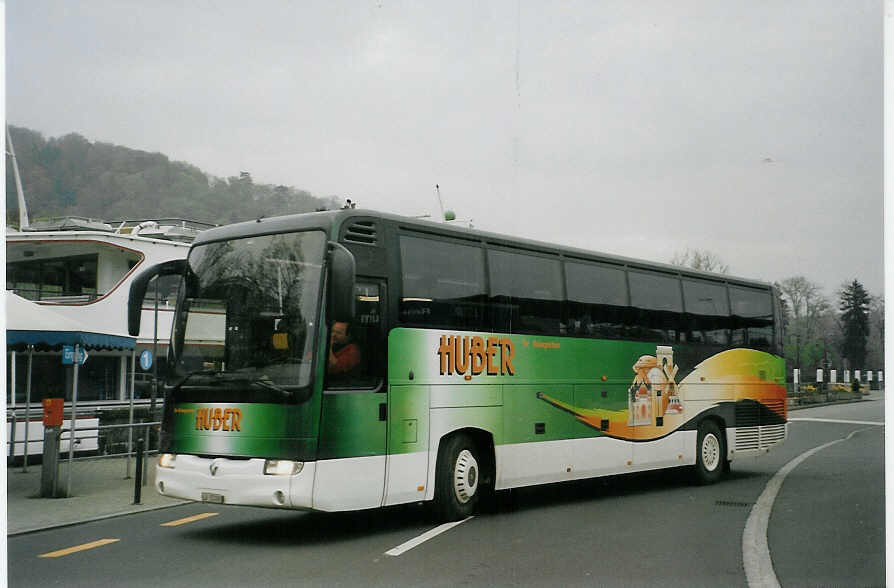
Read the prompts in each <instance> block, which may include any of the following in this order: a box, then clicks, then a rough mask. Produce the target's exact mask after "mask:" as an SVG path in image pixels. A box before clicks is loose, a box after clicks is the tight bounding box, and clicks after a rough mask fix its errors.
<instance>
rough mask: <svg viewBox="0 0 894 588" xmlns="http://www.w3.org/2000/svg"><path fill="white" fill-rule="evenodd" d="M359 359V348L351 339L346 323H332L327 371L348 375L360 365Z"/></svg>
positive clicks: (335, 374) (333, 373)
mask: <svg viewBox="0 0 894 588" xmlns="http://www.w3.org/2000/svg"><path fill="white" fill-rule="evenodd" d="M361 359H362V356H361V354H360V348H359V347H358V346H357V344H356V343H354V342H353V340H352V336H351V331H350V329H349V328H348V323H344V322H336V323H334V324H333V325H332V335H331V338H330V343H329V373H330V374H331V375H334V376H337V375H350V374H352V373H354V371H355V370H356V369H357V368H358V367H359V366H360V361H361Z"/></svg>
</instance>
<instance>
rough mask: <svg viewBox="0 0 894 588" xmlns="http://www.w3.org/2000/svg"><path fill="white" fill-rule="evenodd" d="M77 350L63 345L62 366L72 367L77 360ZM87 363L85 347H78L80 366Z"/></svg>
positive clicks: (72, 346)
mask: <svg viewBox="0 0 894 588" xmlns="http://www.w3.org/2000/svg"><path fill="white" fill-rule="evenodd" d="M74 351H75V348H74V345H63V346H62V364H63V365H72V364H73V363H74V360H75V352H74ZM86 361H87V350H86V349H84V348H83V347H78V365H84V362H86Z"/></svg>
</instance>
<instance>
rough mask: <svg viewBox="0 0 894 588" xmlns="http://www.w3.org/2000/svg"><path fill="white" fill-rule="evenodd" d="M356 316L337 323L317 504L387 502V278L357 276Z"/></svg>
mask: <svg viewBox="0 0 894 588" xmlns="http://www.w3.org/2000/svg"><path fill="white" fill-rule="evenodd" d="M355 292H356V296H357V316H356V319H355V320H354V322H353V323H351V324H346V323H334V324H333V325H332V327H331V329H330V330H331V332H330V346H329V359H328V361H327V374H326V382H325V387H324V390H323V408H322V415H321V422H320V442H319V447H318V450H317V466H316V467H317V473H316V478H315V481H314V498H313V507H314V508H316V509H319V510H348V509H362V508H373V507H378V506H381V505H382V498H383V494H384V491H385V453H386V435H387V432H388V427H387V425H388V423H387V394H386V387H385V325H384V318H383V317H384V315H385V313H384V310H385V308H386V306H385V302H386V301H385V292H386V291H385V282H384V281H380V280H372V279H369V278H366V279H364V278H362V277H360V276H358V278H357V284H356V289H355Z"/></svg>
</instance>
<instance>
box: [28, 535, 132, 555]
mask: <svg viewBox="0 0 894 588" xmlns="http://www.w3.org/2000/svg"><path fill="white" fill-rule="evenodd" d="M118 541H121V540H120V539H100V540H99V541H92V542H90V543H84V544H83V545H75V546H74V547H69V548H68V549H60V550H59V551H51V552H50V553H43V554H41V555H38V556H37V557H62V556H63V555H69V554H71V553H77V552H78V551H84V550H86V549H93V548H94V547H102V546H103V545H108V544H109V543H116V542H118Z"/></svg>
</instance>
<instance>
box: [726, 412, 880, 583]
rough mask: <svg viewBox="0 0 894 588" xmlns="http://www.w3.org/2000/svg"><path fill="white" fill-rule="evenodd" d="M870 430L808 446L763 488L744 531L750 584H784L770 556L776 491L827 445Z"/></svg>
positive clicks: (747, 575) (743, 558)
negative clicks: (800, 466)
mask: <svg viewBox="0 0 894 588" xmlns="http://www.w3.org/2000/svg"><path fill="white" fill-rule="evenodd" d="M869 430H871V427H870V428H866V429H858V430H856V431H852V432H851V433H850V434H849V435H848V436H847V437H843V438H841V439H836V440H834V441H829V442H828V443H824V444H823V445H820V446H818V447H814V448H813V449H808V450H807V451H805V452H804V453H802V454H801V455H799V456H798V457H796V458H794V459H792V460H791V461H789V462H788V463H787V464H785V465H784V466H782V467H781V468H779V470H778V471H777V472H776V474H774V475H773V477H772V478H770V481H769V482H767V485H766V487H765V488H764V491H763V492H761V495H760V496H759V497H758V499H757V502H755V503H754V506H753V507H752V508H751V512H750V513H749V515H748V521H747V522H746V523H745V530H744V531H743V532H742V564H743V565H744V567H745V579H746V581H747V583H748V586H750V587H752V588H755V587H757V586H761V587H764V586H766V587H773V588H776V587H779V586H780V584H779V579H778V578H777V577H776V572H775V571H774V570H773V560H772V559H771V558H770V546H769V544H768V543H767V526H768V525H769V523H770V513H771V512H772V510H773V502H774V501H775V500H776V495H777V494H779V490H780V489H781V488H782V483H783V482H784V481H785V478H786V476H788V475H789V474H790V473H791V471H792V470H794V469H795V468H796V467H798V466H799V465H800V464H801V463H802V462H803V461H804V460H806V459H807V458H809V457H810V456H812V455H814V454H816V453H819V452H820V451H822V450H823V449H826V448H827V447H831V446H833V445H837V444H838V443H841V442H842V441H847V440H848V439H850V438H851V437H853V436H854V435H856V434H857V433H862V432H863V431H869Z"/></svg>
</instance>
